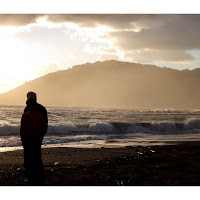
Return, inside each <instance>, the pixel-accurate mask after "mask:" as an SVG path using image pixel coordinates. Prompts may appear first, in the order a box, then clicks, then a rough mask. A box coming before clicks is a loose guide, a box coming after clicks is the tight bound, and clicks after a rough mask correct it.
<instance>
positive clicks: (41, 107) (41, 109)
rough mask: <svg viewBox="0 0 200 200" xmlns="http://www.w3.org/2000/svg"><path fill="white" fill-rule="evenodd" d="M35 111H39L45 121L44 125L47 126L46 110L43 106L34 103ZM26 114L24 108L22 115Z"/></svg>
mask: <svg viewBox="0 0 200 200" xmlns="http://www.w3.org/2000/svg"><path fill="white" fill-rule="evenodd" d="M36 110H37V111H39V112H40V113H41V114H42V115H43V117H44V118H45V120H46V124H47V126H48V116H47V110H46V108H45V107H44V106H42V105H41V104H39V103H37V102H36ZM27 112H28V107H27V106H26V107H25V109H24V113H27Z"/></svg>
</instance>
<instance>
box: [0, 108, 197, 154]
mask: <svg viewBox="0 0 200 200" xmlns="http://www.w3.org/2000/svg"><path fill="white" fill-rule="evenodd" d="M23 110H24V107H22V106H0V151H5V150H9V149H10V147H12V148H11V149H13V147H14V148H21V141H20V137H19V128H20V120H21V116H22V113H23ZM47 112H48V118H49V127H48V132H47V134H46V135H45V137H44V140H43V145H46V146H49V147H50V146H70V147H86V148H87V147H88V148H91V147H99V148H100V147H124V146H130V145H133V146H138V145H142V146H146V145H156V144H163V143H167V144H170V143H171V142H174V141H175V142H180V141H198V140H199V139H200V120H199V119H200V111H199V110H190V111H189V110H170V109H166V110H159V109H158V110H132V109H103V108H101V109H100V108H99V109H98V108H74V107H71V108H70V107H47Z"/></svg>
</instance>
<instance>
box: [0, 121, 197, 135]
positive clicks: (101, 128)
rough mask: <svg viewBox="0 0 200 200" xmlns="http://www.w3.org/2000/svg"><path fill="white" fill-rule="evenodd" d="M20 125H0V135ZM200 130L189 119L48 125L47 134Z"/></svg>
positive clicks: (12, 130)
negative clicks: (174, 121) (181, 121)
mask: <svg viewBox="0 0 200 200" xmlns="http://www.w3.org/2000/svg"><path fill="white" fill-rule="evenodd" d="M19 130H20V126H11V125H1V126H0V136H6V135H17V134H19ZM191 130H200V120H199V119H190V120H187V121H185V122H184V123H173V122H159V123H158V122H157V123H153V122H152V123H134V124H131V123H121V122H119V123H118V122H112V123H103V122H102V123H94V124H89V125H88V124H86V125H81V126H80V125H77V126H76V125H64V124H61V125H49V127H48V131H47V134H49V135H67V134H69V135H70V134H71V135H73V134H86V133H92V134H107V133H110V134H112V133H116V134H120V133H123V134H126V133H161V134H162V133H168V132H169V133H176V132H180V131H191Z"/></svg>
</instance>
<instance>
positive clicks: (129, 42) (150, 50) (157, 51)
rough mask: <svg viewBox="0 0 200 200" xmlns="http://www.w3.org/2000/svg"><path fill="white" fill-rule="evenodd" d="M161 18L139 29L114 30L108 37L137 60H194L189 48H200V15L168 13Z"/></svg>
mask: <svg viewBox="0 0 200 200" xmlns="http://www.w3.org/2000/svg"><path fill="white" fill-rule="evenodd" d="M162 20H163V21H162V23H158V25H156V24H154V25H153V26H152V27H148V28H147V29H142V30H141V31H139V32H134V31H113V32H110V33H109V35H108V36H107V37H109V38H110V39H112V40H113V45H114V46H115V47H116V48H118V49H120V50H122V51H124V52H125V55H126V57H130V58H132V59H135V60H139V61H143V62H144V61H149V62H153V61H156V60H164V61H174V62H185V61H191V62H192V61H194V60H195V58H194V57H193V56H192V55H191V54H190V53H188V51H189V50H193V49H200V40H199V39H198V38H199V32H200V15H168V16H165V17H164V18H162Z"/></svg>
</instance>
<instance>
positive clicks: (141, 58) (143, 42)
mask: <svg viewBox="0 0 200 200" xmlns="http://www.w3.org/2000/svg"><path fill="white" fill-rule="evenodd" d="M40 17H45V19H46V20H47V21H48V22H51V23H55V24H57V23H73V24H76V25H78V26H79V27H80V29H81V28H82V29H83V30H84V28H91V29H93V28H97V27H98V26H106V27H109V28H110V29H109V30H107V31H106V32H102V33H100V34H102V35H100V34H99V35H95V37H96V38H99V39H101V40H99V41H101V42H102V41H103V38H104V39H105V41H106V43H107V41H111V44H112V46H110V44H109V47H110V48H115V49H117V51H118V52H123V54H124V58H129V59H130V60H131V59H132V60H134V61H138V62H155V61H174V62H193V61H194V60H195V59H196V58H195V57H194V56H193V55H192V54H191V53H189V51H191V50H195V49H196V50H198V49H200V40H199V33H200V15H195V14H194V15H193V14H191V15H181V14H177V15H166V14H164V15H163V14H161V15H160V14H122V15H121V14H49V15H48V14H44V15H32V14H30V15H24V14H23V15H4V14H3V15H0V25H2V26H6V25H12V26H25V25H28V24H31V23H35V22H36V21H37V20H38V19H39V18H40ZM80 29H79V31H80ZM80 33H81V32H80ZM86 33H89V32H86ZM97 33H98V31H97ZM91 35H92V34H91ZM93 35H94V34H93ZM80 37H81V38H83V37H84V39H87V40H89V39H90V40H91V37H92V36H90V37H86V35H80ZM88 38H89V39H88ZM75 39H76V38H74V40H75ZM79 39H80V38H79ZM103 46H104V47H102V49H99V52H100V54H101V55H110V54H108V52H106V50H105V49H104V48H105V47H106V44H105V45H103ZM94 52H97V51H95V50H94ZM114 55H115V56H117V54H114ZM102 57H105V56H102Z"/></svg>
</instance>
